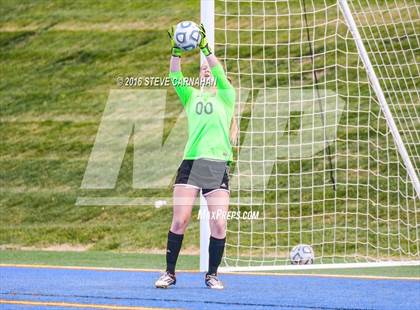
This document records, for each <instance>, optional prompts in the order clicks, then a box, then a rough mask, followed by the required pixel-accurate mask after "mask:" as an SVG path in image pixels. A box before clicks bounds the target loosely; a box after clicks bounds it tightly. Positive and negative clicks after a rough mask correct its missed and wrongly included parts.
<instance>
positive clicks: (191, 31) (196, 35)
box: [174, 21, 201, 51]
mask: <svg viewBox="0 0 420 310" xmlns="http://www.w3.org/2000/svg"><path fill="white" fill-rule="evenodd" d="M174 40H175V43H176V45H178V46H179V47H180V48H181V49H183V50H184V51H191V50H193V49H195V48H196V47H197V46H198V43H200V40H201V34H200V29H199V28H198V26H197V24H196V23H194V22H191V21H184V22H180V23H179V24H177V25H176V27H175V34H174Z"/></svg>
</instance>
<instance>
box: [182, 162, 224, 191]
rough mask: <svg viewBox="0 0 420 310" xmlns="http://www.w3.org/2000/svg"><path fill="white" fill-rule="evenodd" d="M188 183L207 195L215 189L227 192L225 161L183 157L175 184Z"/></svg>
mask: <svg viewBox="0 0 420 310" xmlns="http://www.w3.org/2000/svg"><path fill="white" fill-rule="evenodd" d="M177 185H189V186H191V187H195V188H199V189H201V190H202V192H203V195H207V194H209V193H210V192H213V191H215V190H225V191H227V192H229V167H228V165H227V162H226V161H220V160H210V159H201V158H200V159H196V160H190V159H184V160H183V161H182V163H181V165H180V166H179V168H178V173H177V175H176V179H175V184H174V186H177Z"/></svg>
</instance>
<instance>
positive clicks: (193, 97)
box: [169, 64, 235, 161]
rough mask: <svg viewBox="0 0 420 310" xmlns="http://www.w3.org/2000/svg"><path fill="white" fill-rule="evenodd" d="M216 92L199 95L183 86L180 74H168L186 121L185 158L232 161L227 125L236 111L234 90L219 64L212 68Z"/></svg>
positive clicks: (199, 93) (195, 90) (204, 92)
mask: <svg viewBox="0 0 420 310" xmlns="http://www.w3.org/2000/svg"><path fill="white" fill-rule="evenodd" d="M211 72H212V75H213V77H214V79H215V81H216V88H217V92H216V93H211V92H208V91H203V92H201V91H200V90H198V89H195V88H194V87H191V86H188V85H186V83H182V80H183V78H184V77H183V75H182V72H181V71H177V72H171V73H170V74H169V77H170V78H171V81H172V85H174V88H175V91H176V92H177V94H178V96H179V99H180V100H181V103H182V105H183V106H184V108H185V111H186V113H187V118H188V142H187V145H186V146H185V151H184V159H198V158H208V159H218V160H225V161H231V160H232V146H231V144H230V139H229V131H230V124H231V121H232V117H233V111H234V108H235V89H234V88H233V87H232V85H230V83H229V81H228V80H227V78H226V75H225V73H224V71H223V68H222V66H221V65H220V64H217V65H216V66H214V67H213V68H211Z"/></svg>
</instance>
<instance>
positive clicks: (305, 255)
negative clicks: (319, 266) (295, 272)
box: [290, 244, 315, 265]
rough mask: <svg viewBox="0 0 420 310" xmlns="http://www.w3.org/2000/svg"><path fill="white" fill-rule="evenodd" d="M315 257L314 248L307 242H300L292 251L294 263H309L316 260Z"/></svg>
mask: <svg viewBox="0 0 420 310" xmlns="http://www.w3.org/2000/svg"><path fill="white" fill-rule="evenodd" d="M314 259H315V254H314V250H313V249H312V247H311V246H310V245H307V244H298V245H296V246H295V247H293V249H292V250H291V251H290V262H291V263H292V265H309V264H312V263H313V262H314Z"/></svg>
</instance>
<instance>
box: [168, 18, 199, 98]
mask: <svg viewBox="0 0 420 310" xmlns="http://www.w3.org/2000/svg"><path fill="white" fill-rule="evenodd" d="M174 31H175V26H172V27H171V28H169V30H168V35H169V40H170V42H171V55H172V56H171V60H170V64H169V77H170V78H171V81H172V85H173V86H174V88H175V91H176V93H177V94H178V97H179V99H180V100H181V103H182V105H183V106H185V105H186V104H187V103H188V101H189V99H190V97H191V94H192V92H193V88H192V87H191V86H189V85H187V84H185V83H184V82H183V79H184V76H183V75H182V72H181V54H182V50H181V48H180V47H178V46H177V45H176V43H175V40H174V39H173V37H174Z"/></svg>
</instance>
